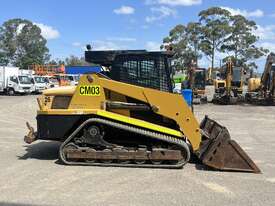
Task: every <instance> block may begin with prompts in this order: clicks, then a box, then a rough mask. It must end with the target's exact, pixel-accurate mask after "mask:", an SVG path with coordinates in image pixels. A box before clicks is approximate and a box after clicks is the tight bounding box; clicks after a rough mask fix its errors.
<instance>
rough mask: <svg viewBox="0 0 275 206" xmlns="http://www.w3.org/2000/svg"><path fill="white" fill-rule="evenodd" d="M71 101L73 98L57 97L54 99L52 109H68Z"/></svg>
mask: <svg viewBox="0 0 275 206" xmlns="http://www.w3.org/2000/svg"><path fill="white" fill-rule="evenodd" d="M71 99H72V97H71V96H55V97H54V98H53V103H52V109H67V108H68V107H69V105H70V102H71Z"/></svg>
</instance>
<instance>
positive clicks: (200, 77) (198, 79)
mask: <svg viewBox="0 0 275 206" xmlns="http://www.w3.org/2000/svg"><path fill="white" fill-rule="evenodd" d="M194 83H195V87H197V88H199V89H203V88H204V87H205V72H204V71H196V72H195V82H194Z"/></svg>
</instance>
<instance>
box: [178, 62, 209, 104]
mask: <svg viewBox="0 0 275 206" xmlns="http://www.w3.org/2000/svg"><path fill="white" fill-rule="evenodd" d="M205 85H206V69H205V68H198V67H197V64H196V63H194V62H193V63H192V66H191V68H190V69H189V70H188V83H187V86H186V85H185V86H182V87H183V88H185V89H187V88H188V89H192V91H193V103H194V104H203V103H207V96H206V93H205Z"/></svg>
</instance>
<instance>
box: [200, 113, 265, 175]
mask: <svg viewBox="0 0 275 206" xmlns="http://www.w3.org/2000/svg"><path fill="white" fill-rule="evenodd" d="M201 129H202V133H203V138H206V139H205V140H203V142H202V144H201V147H200V151H199V155H198V156H199V158H200V160H201V161H202V162H203V164H205V165H207V166H209V167H212V168H215V169H218V170H224V171H242V172H254V173H261V171H260V169H259V168H258V167H257V165H256V164H255V163H254V162H253V161H252V160H251V158H250V157H249V156H248V155H247V154H246V152H245V151H244V150H243V149H242V148H241V147H240V145H239V144H238V143H237V142H236V141H234V140H231V139H230V134H229V132H228V130H227V129H226V128H225V127H223V126H221V125H219V124H218V123H217V122H215V121H214V120H211V119H209V118H208V117H207V116H206V117H205V118H204V120H203V121H202V123H201Z"/></svg>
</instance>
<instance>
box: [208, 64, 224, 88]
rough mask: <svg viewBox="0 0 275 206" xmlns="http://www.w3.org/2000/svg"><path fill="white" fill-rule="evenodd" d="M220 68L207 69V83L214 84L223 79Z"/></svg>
mask: <svg viewBox="0 0 275 206" xmlns="http://www.w3.org/2000/svg"><path fill="white" fill-rule="evenodd" d="M219 70H220V69H219V68H212V67H209V68H208V69H207V71H206V84H207V85H213V84H214V82H215V81H216V80H220V79H221V72H220V71H219Z"/></svg>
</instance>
